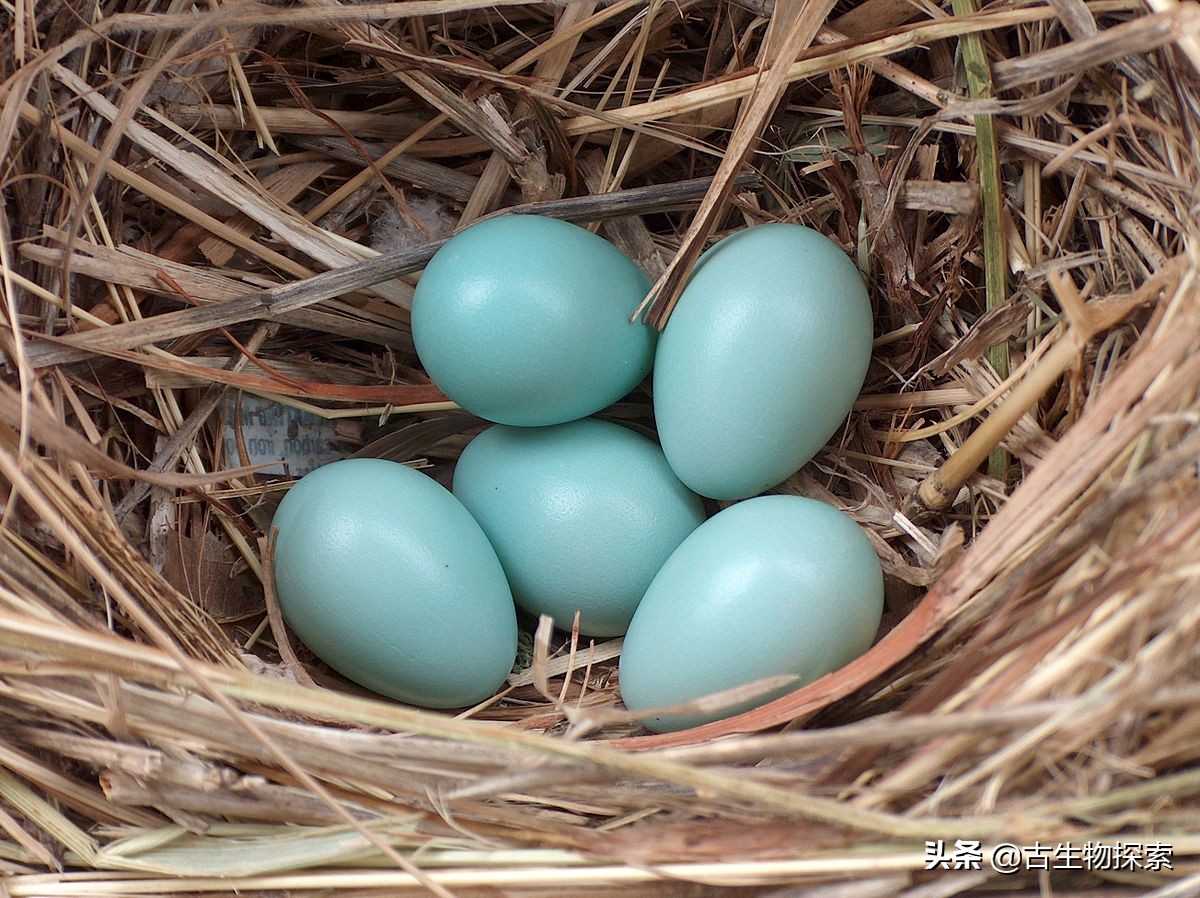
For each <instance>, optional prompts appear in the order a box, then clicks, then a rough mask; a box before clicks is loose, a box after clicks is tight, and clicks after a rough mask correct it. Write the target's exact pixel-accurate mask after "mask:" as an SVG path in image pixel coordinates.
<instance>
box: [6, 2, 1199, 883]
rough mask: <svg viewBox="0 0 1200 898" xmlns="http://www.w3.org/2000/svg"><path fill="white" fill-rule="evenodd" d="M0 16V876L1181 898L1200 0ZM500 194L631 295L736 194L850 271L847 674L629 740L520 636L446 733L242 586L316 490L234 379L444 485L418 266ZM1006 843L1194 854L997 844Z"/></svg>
mask: <svg viewBox="0 0 1200 898" xmlns="http://www.w3.org/2000/svg"><path fill="white" fill-rule="evenodd" d="M0 26H2V27H0V47H2V52H0V60H2V61H0V66H2V67H3V81H2V87H0V147H2V149H3V167H2V168H0V198H2V200H3V203H2V205H0V233H2V240H0V269H2V274H3V277H2V279H0V286H2V289H3V298H4V303H3V318H2V320H3V322H4V327H3V330H2V331H0V341H2V342H0V348H2V350H3V360H4V363H5V365H6V369H5V376H4V378H3V383H2V384H0V497H2V498H3V516H2V519H0V559H2V563H0V872H3V874H4V880H3V882H2V883H0V892H3V893H5V894H8V895H13V896H42V895H47V896H49V895H54V896H101V895H133V894H138V895H167V894H222V895H224V894H233V893H235V892H236V893H237V894H239V895H258V894H261V895H268V894H269V895H281V894H310V893H312V894H316V893H322V894H329V893H345V894H353V895H368V894H371V895H374V894H390V893H400V892H405V891H407V890H416V891H430V892H434V893H436V894H439V895H443V896H444V895H447V894H455V895H525V894H530V895H534V894H571V895H592V894H595V895H617V894H630V895H688V896H691V895H707V894H725V893H726V892H728V893H730V894H747V895H771V896H785V895H786V896H813V898H816V896H822V898H833V896H855V898H867V896H885V895H903V896H907V898H933V896H950V895H956V894H968V893H969V894H976V895H979V894H986V893H992V892H995V893H997V894H1001V893H1003V894H1006V895H1011V894H1033V893H1035V891H1036V892H1037V893H1039V894H1044V895H1050V894H1055V895H1067V894H1075V893H1076V892H1078V891H1082V890H1088V889H1099V890H1100V893H1102V894H1104V895H1109V896H1125V895H1142V894H1152V895H1155V896H1161V898H1166V896H1184V895H1196V894H1200V872H1198V871H1200V861H1198V856H1200V684H1198V682H1197V676H1198V674H1200V564H1198V562H1200V501H1197V496H1198V492H1197V482H1196V481H1197V459H1198V457H1200V456H1198V453H1200V430H1198V425H1200V417H1198V415H1200V398H1198V396H1197V388H1198V387H1200V293H1198V292H1197V277H1198V275H1200V255H1198V251H1200V246H1198V244H1197V236H1198V234H1197V223H1198V222H1200V214H1198V210H1200V206H1198V203H1200V195H1198V190H1197V185H1198V184H1200V170H1198V167H1197V154H1196V146H1197V145H1198V135H1197V127H1198V124H1200V119H1198V116H1197V109H1198V108H1200V107H1198V103H1200V100H1198V97H1200V93H1198V88H1200V80H1198V78H1197V75H1198V68H1197V67H1198V66H1200V40H1198V36H1200V11H1198V10H1197V7H1196V5H1195V4H1194V3H1191V2H1183V3H1179V2H1176V0H1148V2H1147V3H1146V4H1144V5H1143V4H1142V3H1139V2H1137V0H1051V3H1050V4H1049V5H1043V4H1040V3H1027V2H1023V0H998V2H995V3H991V4H988V5H987V6H986V7H983V8H979V7H978V6H977V4H976V3H975V0H952V2H951V3H943V2H941V0H935V2H919V3H918V2H908V0H863V2H861V3H858V4H857V5H855V4H854V3H853V2H848V0H839V2H834V0H808V2H791V0H776V2H775V3H774V4H771V3H770V2H754V0H736V2H733V0H675V2H670V3H666V2H660V0H650V2H638V0H616V2H611V3H609V2H597V0H572V2H568V3H562V4H549V3H526V2H523V0H502V2H498V3H497V2H493V3H487V4H485V3H478V2H473V0H407V2H399V3H376V4H372V3H364V4H359V3H353V4H352V3H339V2H338V0H306V2H294V3H293V2H289V3H286V4H279V5H267V4H261V3H253V2H233V0H226V2H219V0H210V2H209V3H207V4H196V5H191V4H185V3H178V2H172V3H150V2H137V0H100V2H98V3H82V2H78V0H63V2H51V3H39V4H35V3H33V2H32V0H13V2H4V3H0ZM514 207H519V208H520V209H522V210H525V211H540V212H542V213H544V214H550V215H557V216H560V217H563V218H567V219H569V220H573V221H576V222H578V223H580V224H584V225H588V226H590V227H594V228H596V229H598V230H599V232H600V233H601V234H603V235H604V236H605V237H607V238H608V239H609V240H611V241H613V242H614V243H616V244H617V245H619V246H621V247H622V248H623V249H625V250H626V251H627V252H628V253H630V254H631V255H632V256H633V258H635V259H636V260H637V261H638V263H639V264H640V265H641V266H642V267H643V268H644V269H645V270H646V271H647V273H648V274H649V275H650V276H651V278H652V280H657V282H658V283H657V294H656V295H657V297H658V298H657V300H656V302H655V304H654V305H653V306H652V307H651V312H650V314H651V318H652V321H653V322H654V323H657V324H659V325H661V324H662V323H663V322H664V321H665V316H666V314H667V313H668V312H669V309H670V301H671V299H672V298H673V297H674V296H675V295H677V293H678V290H679V287H680V284H681V283H682V282H683V279H684V278H685V277H686V275H687V272H688V269H689V266H690V264H691V262H692V261H693V260H694V258H695V256H696V254H697V253H698V252H699V251H700V250H701V249H702V248H703V247H704V246H705V245H706V244H707V242H709V241H711V240H712V239H714V238H716V237H718V236H720V235H722V234H724V233H728V232H731V231H733V230H736V229H739V228H742V227H746V226H749V225H753V224H757V223H762V222H767V221H796V222H801V223H804V224H807V225H809V226H811V227H814V228H817V229H819V230H821V231H822V232H823V233H825V234H827V235H829V236H830V237H831V238H833V239H834V240H836V241H838V242H839V243H840V244H841V245H842V246H843V247H844V248H845V249H846V251H847V252H848V253H849V254H850V255H851V256H852V257H853V258H854V259H855V260H856V262H857V263H858V265H859V267H860V268H861V269H862V271H863V272H864V274H865V275H866V277H867V278H868V280H869V283H870V286H871V293H872V299H873V302H874V304H875V307H876V336H877V339H876V347H875V355H874V360H873V362H872V367H871V371H870V373H869V375H868V379H867V383H866V385H865V387H864V390H863V393H862V395H861V396H860V398H859V401H858V403H857V404H856V406H855V410H854V411H853V413H852V414H851V416H850V418H849V420H848V422H847V424H846V425H845V427H844V429H843V430H842V431H840V432H839V433H838V435H837V436H836V437H835V438H834V439H833V440H832V441H831V444H830V445H829V446H828V447H827V448H826V450H825V451H824V452H822V453H821V454H820V455H819V456H818V457H817V458H816V459H815V460H814V461H813V462H812V463H811V464H810V465H808V466H807V467H806V468H805V469H804V470H803V471H801V472H800V473H799V474H797V475H796V476H795V477H793V478H792V479H791V480H789V481H788V482H787V483H785V484H784V485H782V486H781V487H780V488H779V489H780V490H781V491H785V492H792V493H799V494H804V495H809V496H815V497H818V498H820V499H823V500H825V501H827V502H832V503H834V504H836V505H837V506H838V507H840V508H842V509H843V510H844V511H846V512H847V513H848V514H850V515H851V516H852V517H853V518H854V519H855V520H856V521H858V522H859V523H860V524H861V525H862V526H863V527H865V528H866V529H867V530H868V531H869V533H870V535H871V538H872V541H873V543H874V545H875V547H876V549H877V551H878V553H879V556H880V558H881V560H882V563H883V566H884V569H885V573H886V576H887V594H888V595H887V606H888V607H887V611H886V614H885V621H884V627H883V631H882V633H881V637H880V639H879V641H878V642H877V643H876V645H875V646H874V648H872V649H871V651H870V652H869V653H868V654H867V655H865V656H863V657H862V658H860V659H859V660H857V661H855V662H853V663H852V664H850V665H849V666H848V667H846V668H844V669H842V670H840V671H838V672H836V673H834V674H832V675H830V676H827V677H825V678H824V679H822V680H819V681H817V682H816V683H813V684H811V685H809V686H807V687H805V688H803V689H800V690H799V691H797V692H795V693H793V694H791V695H789V696H786V697H784V698H782V699H778V700H776V701H775V702H772V703H770V704H768V705H765V706H763V707H761V708H759V709H758V710H756V711H753V712H750V713H747V714H743V715H740V716H737V717H732V718H729V719H726V720H724V721H721V722H718V723H716V724H710V725H708V726H706V727H702V728H699V729H695V730H687V731H683V732H680V733H675V734H670V735H667V736H650V735H648V734H647V733H646V731H645V730H643V729H641V728H640V727H639V725H638V724H637V723H636V721H633V720H631V719H630V717H629V715H628V714H626V713H624V712H623V711H622V708H621V706H620V703H619V689H618V683H617V681H616V680H617V678H616V662H615V658H616V656H617V654H618V652H619V643H617V642H613V641H608V642H599V643H593V642H591V641H589V640H587V639H582V638H572V637H571V635H570V634H566V633H562V632H558V631H555V632H550V631H549V630H547V629H544V628H543V629H541V630H538V631H537V632H536V633H531V634H530V635H531V637H532V640H531V649H530V656H531V657H530V659H528V667H527V669H525V670H523V671H519V672H517V673H516V674H514V676H513V677H512V678H511V680H510V684H509V686H508V687H507V688H506V689H505V690H504V691H503V692H502V693H501V694H500V695H499V696H497V698H496V699H494V700H493V701H492V702H490V703H487V704H486V705H485V706H482V707H480V708H475V709H471V710H470V711H469V712H466V713H463V714H458V715H451V714H442V713H435V712H427V711H420V710H416V709H412V708H408V707H405V706H402V705H398V704H396V703H393V702H389V701H385V700H381V699H379V698H377V697H372V696H370V695H367V694H365V693H363V692H361V691H359V690H356V689H355V688H353V687H352V686H350V685H349V684H347V683H346V682H344V681H341V680H339V679H338V678H337V677H336V676H335V675H333V674H332V673H331V672H330V671H329V670H328V669H326V668H324V667H323V666H322V665H321V664H320V662H319V661H318V660H317V659H316V658H314V657H313V656H311V655H310V654H308V653H307V651H306V650H305V649H304V647H303V646H302V645H299V644H295V643H294V641H293V640H291V639H290V638H289V636H288V634H287V632H286V630H285V629H284V627H283V624H282V621H281V620H280V619H279V615H278V611H277V609H276V608H275V606H274V600H273V597H272V596H271V592H270V590H269V589H268V590H264V588H263V583H269V582H270V580H271V576H270V553H269V551H268V542H267V540H266V539H265V537H266V535H267V528H268V526H269V520H270V513H271V509H272V508H273V506H274V504H275V503H276V502H277V501H278V499H279V497H280V496H281V495H282V492H283V490H284V489H286V487H287V485H288V484H289V483H290V482H292V480H293V478H292V477H291V476H289V473H288V471H290V468H289V469H287V470H285V472H284V473H283V474H271V473H264V472H263V469H261V468H260V469H253V468H249V469H248V467H249V463H252V462H255V461H257V460H260V459H256V458H255V456H254V452H253V451H252V447H250V446H249V445H248V444H247V438H246V435H245V434H244V433H242V432H241V430H240V428H239V427H238V426H236V424H237V422H238V421H240V420H242V418H241V417H239V414H238V413H239V411H241V410H242V409H243V408H244V406H245V404H246V403H254V402H258V403H260V404H262V403H263V402H264V400H268V401H269V402H270V403H277V404H279V405H278V406H273V407H279V406H282V407H283V408H285V409H302V410H305V411H307V412H308V413H310V415H311V416H312V417H310V418H305V419H304V420H305V421H308V422H310V423H311V422H314V421H315V422H318V424H321V426H323V427H325V428H327V429H331V430H332V432H333V434H334V437H333V448H334V449H335V450H336V451H338V452H340V453H341V454H343V455H349V454H360V455H368V456H383V457H388V458H393V459H396V460H399V461H404V462H409V463H414V464H422V465H424V466H427V467H428V468H429V470H430V472H431V473H432V474H433V475H434V476H439V477H442V476H444V475H445V474H446V472H447V471H448V470H449V469H450V467H451V466H452V464H453V460H454V458H455V457H456V455H457V454H458V452H459V451H460V450H461V448H462V446H463V445H464V444H465V442H466V440H467V439H468V438H469V437H470V435H472V434H473V433H474V432H476V431H477V430H478V428H479V427H480V422H479V421H478V420H476V419H473V418H471V417H470V416H469V415H466V414H465V413H462V412H460V411H457V410H455V409H454V408H453V407H452V406H451V405H450V404H449V403H447V402H446V401H445V398H444V397H443V396H442V395H441V394H440V393H439V392H438V391H437V389H436V388H435V387H433V386H432V385H431V384H430V383H429V380H428V378H427V377H426V376H425V375H424V374H423V372H422V371H421V370H420V368H419V363H418V362H417V360H416V357H415V354H414V353H413V350H412V344H411V340H410V337H409V333H408V330H407V323H406V322H407V311H406V309H407V307H408V303H409V300H410V298H411V294H412V285H413V284H414V283H415V279H416V277H417V276H418V274H419V271H420V268H421V266H422V265H423V264H424V263H425V262H426V261H427V260H428V259H429V258H430V256H431V255H432V252H433V251H434V249H435V248H436V246H437V245H438V243H439V241H440V240H442V239H443V238H444V237H445V236H446V235H447V234H449V233H451V232H452V231H453V230H454V229H455V228H456V227H459V226H461V225H462V224H465V223H467V222H470V221H473V220H476V219H478V218H480V217H481V216H484V215H488V214H491V213H493V212H497V211H500V210H508V209H512V208H514ZM648 399H649V396H648V393H647V392H646V391H645V389H644V388H643V389H642V390H639V391H638V392H635V393H634V394H633V395H632V396H630V397H628V398H627V399H626V400H625V401H623V402H622V403H620V404H618V405H617V406H615V407H614V408H613V409H610V410H609V411H608V412H607V414H608V415H610V416H613V417H617V418H619V419H621V420H624V421H628V422H630V423H633V424H646V425H648V424H650V423H651V422H650V406H649V401H648ZM321 422H324V423H323V424H322V423H321ZM314 426H315V425H314ZM230 433H232V435H233V436H232V440H233V442H232V445H233V446H234V449H235V450H236V451H230V449H229V446H230V445H231V444H230V442H229V438H228V435H229V434H230ZM613 563H614V564H619V563H620V559H619V558H615V559H613ZM936 840H942V842H943V843H944V845H946V846H951V847H953V846H955V845H956V843H960V844H959V848H958V849H956V850H960V851H965V850H966V849H965V848H963V847H962V846H963V845H964V844H965V845H968V846H969V845H970V844H971V843H978V844H979V846H980V852H981V854H980V857H981V858H982V863H980V864H978V865H972V864H969V863H967V864H962V865H960V866H964V867H965V868H966V869H958V870H955V869H944V868H942V867H939V866H937V865H931V864H930V862H929V860H928V847H927V845H926V843H927V842H930V841H935V842H936ZM1035 842H1037V843H1041V844H1042V845H1063V844H1070V845H1074V846H1083V845H1085V844H1087V843H1093V844H1098V843H1103V842H1123V843H1126V844H1128V843H1148V842H1156V843H1161V844H1165V845H1169V846H1171V849H1172V852H1173V857H1172V863H1170V864H1169V865H1167V866H1163V865H1159V866H1157V867H1156V868H1153V869H1152V868H1151V866H1150V865H1148V864H1137V863H1133V864H1124V865H1122V864H1117V863H1110V864H1108V865H1107V866H1105V865H1104V864H1101V863H1095V864H1090V865H1088V867H1087V868H1077V869H1059V868H1058V867H1059V865H1057V864H1055V863H1053V862H1052V863H1051V864H1050V865H1049V868H1048V869H1043V870H1040V871H1039V870H1037V869H1030V867H1031V866H1036V865H1028V864H1027V865H1025V867H1024V868H1022V869H1020V870H1018V871H1017V872H1015V873H1012V874H1005V873H1001V872H998V871H997V869H996V866H997V865H996V864H994V863H991V862H990V861H992V860H994V858H995V855H994V853H993V852H995V850H996V846H998V845H1002V844H1005V843H1012V844H1016V845H1022V846H1024V845H1031V844H1033V843H1035ZM947 850H950V849H947ZM930 866H933V867H934V869H926V868H927V867H930ZM950 866H953V865H950ZM971 867H977V869H971Z"/></svg>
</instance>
